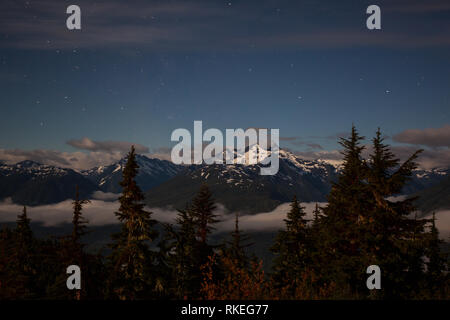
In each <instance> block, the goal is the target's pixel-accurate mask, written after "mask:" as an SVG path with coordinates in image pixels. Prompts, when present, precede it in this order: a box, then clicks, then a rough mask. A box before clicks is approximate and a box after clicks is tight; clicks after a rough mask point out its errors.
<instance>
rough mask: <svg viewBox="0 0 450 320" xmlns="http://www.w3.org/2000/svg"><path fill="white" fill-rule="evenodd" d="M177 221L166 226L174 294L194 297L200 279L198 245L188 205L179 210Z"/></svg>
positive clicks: (168, 260)
mask: <svg viewBox="0 0 450 320" xmlns="http://www.w3.org/2000/svg"><path fill="white" fill-rule="evenodd" d="M175 222H176V226H172V225H167V226H166V233H167V234H166V238H167V240H168V242H169V245H168V248H166V249H165V250H164V251H165V253H166V255H167V258H166V259H167V264H168V266H169V268H170V269H171V277H172V279H173V284H172V291H173V292H172V294H173V295H174V296H175V297H176V298H178V299H185V298H192V296H193V293H194V292H195V288H197V287H198V281H199V274H198V266H197V262H196V258H197V257H198V253H197V250H198V246H197V239H196V231H195V226H194V218H193V215H192V212H191V210H190V208H189V206H188V205H186V208H185V209H184V210H178V216H177V218H176V219H175Z"/></svg>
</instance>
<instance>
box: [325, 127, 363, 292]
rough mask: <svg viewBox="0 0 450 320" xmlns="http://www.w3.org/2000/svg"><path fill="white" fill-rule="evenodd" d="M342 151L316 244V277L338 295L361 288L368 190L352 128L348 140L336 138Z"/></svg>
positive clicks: (361, 138)
mask: <svg viewBox="0 0 450 320" xmlns="http://www.w3.org/2000/svg"><path fill="white" fill-rule="evenodd" d="M340 139H341V141H340V142H339V143H340V145H341V146H342V147H343V148H344V149H343V151H342V152H341V153H342V154H343V165H342V170H341V172H340V175H339V177H338V181H337V182H335V183H334V184H333V186H332V189H331V192H330V194H329V195H328V204H327V206H325V207H324V208H323V217H322V219H321V220H322V228H323V230H322V233H321V235H322V239H321V240H322V241H321V243H320V249H319V250H320V255H321V257H320V260H321V261H326V263H324V264H323V265H321V268H322V270H320V274H321V276H322V277H323V280H324V281H325V282H328V283H331V282H335V283H336V284H337V286H338V287H339V288H341V290H342V293H344V292H345V294H347V293H348V292H349V291H354V290H355V289H356V287H360V286H362V285H365V282H362V276H365V268H367V266H365V265H364V262H362V261H361V251H360V250H361V243H360V242H361V240H362V239H361V229H360V226H361V222H362V221H363V218H364V217H363V213H364V212H367V211H368V210H370V208H371V205H370V203H369V202H368V201H367V199H370V194H369V190H368V188H367V185H366V184H365V183H364V181H363V179H364V175H365V161H364V160H363V158H362V151H363V150H364V149H365V147H364V146H362V145H361V141H362V140H363V139H364V137H362V136H360V135H359V133H358V131H357V130H356V128H355V126H352V131H351V135H350V137H349V138H348V139H346V138H340Z"/></svg>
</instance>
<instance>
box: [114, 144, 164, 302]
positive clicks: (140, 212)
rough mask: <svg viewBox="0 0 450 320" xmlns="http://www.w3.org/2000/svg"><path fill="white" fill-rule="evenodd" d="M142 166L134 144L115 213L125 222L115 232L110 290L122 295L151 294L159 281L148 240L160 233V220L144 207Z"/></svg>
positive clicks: (122, 297) (134, 297) (138, 297)
mask: <svg viewBox="0 0 450 320" xmlns="http://www.w3.org/2000/svg"><path fill="white" fill-rule="evenodd" d="M138 169H139V166H138V164H137V162H136V154H135V148H134V146H132V147H131V151H130V152H129V153H128V156H127V163H126V165H125V167H124V169H123V177H122V181H121V183H120V185H121V186H122V188H123V191H122V195H121V196H120V198H119V202H120V208H119V210H118V211H117V212H116V213H115V214H116V216H117V218H118V219H119V221H120V222H121V223H122V230H121V232H120V233H118V234H115V235H114V236H113V240H114V243H113V244H112V250H113V251H112V254H111V256H110V261H111V264H112V277H111V281H110V292H111V293H112V294H113V295H114V296H116V297H118V298H119V299H130V300H134V299H140V298H144V297H148V295H149V294H150V292H151V291H152V290H153V289H154V287H153V286H154V285H155V283H154V281H152V265H153V262H154V256H153V254H152V252H151V250H150V249H149V245H148V242H151V241H153V240H154V239H155V238H156V236H157V232H156V231H155V230H154V229H153V226H154V224H155V223H156V222H155V220H153V219H151V215H152V213H151V212H149V211H146V210H145V209H144V203H143V201H144V195H143V193H142V191H141V189H140V188H139V186H138V185H137V183H136V180H135V178H136V175H137V173H138Z"/></svg>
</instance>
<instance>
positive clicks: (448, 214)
mask: <svg viewBox="0 0 450 320" xmlns="http://www.w3.org/2000/svg"><path fill="white" fill-rule="evenodd" d="M403 197H404V196H400V197H397V198H396V199H391V200H392V201H395V200H402V199H403ZM301 205H302V206H304V207H305V212H306V219H308V220H311V219H312V218H313V210H314V208H315V205H316V203H315V202H307V203H305V202H302V203H301ZM318 205H319V206H321V207H323V206H325V205H326V203H320V202H319V203H318ZM22 208H23V207H22V206H21V205H17V204H14V203H12V202H11V200H10V199H7V200H4V201H3V202H0V223H1V222H13V221H16V219H17V215H19V214H20V213H21V212H22ZM118 209H119V202H118V201H102V200H96V199H93V200H91V202H90V203H88V204H86V205H85V206H84V207H83V215H84V216H85V217H86V218H87V219H88V220H89V225H92V226H101V225H108V224H116V223H119V222H118V220H117V217H116V216H115V214H114V212H116V211H117V210H118ZM146 210H149V211H151V212H153V216H152V218H153V219H156V220H157V221H159V222H162V223H174V222H175V218H176V217H177V214H178V211H177V210H175V209H173V208H170V207H168V208H146ZM289 210H290V203H283V204H281V205H279V206H278V207H276V208H275V209H274V210H272V211H269V212H261V213H257V214H253V215H243V216H240V217H239V228H240V229H241V230H242V231H244V232H246V231H248V232H255V231H272V232H275V231H277V230H280V229H282V228H284V226H285V222H284V219H286V214H287V212H288V211H289ZM27 213H28V216H29V218H30V219H31V220H32V221H33V222H40V223H42V224H43V225H44V226H57V225H59V224H62V223H70V222H71V221H72V214H73V209H72V200H66V201H63V202H60V203H57V204H51V205H43V206H36V207H28V208H27ZM215 213H216V214H217V215H218V216H219V219H220V220H221V222H219V223H218V224H217V225H216V226H215V227H216V230H215V231H214V232H215V233H221V232H231V231H232V230H234V223H235V216H234V214H230V213H229V211H228V210H227V209H226V208H225V207H224V206H223V205H221V204H217V209H216V212H215ZM425 218H430V217H425ZM436 218H437V227H438V229H439V231H440V236H441V238H443V239H448V237H449V236H450V211H449V210H441V211H437V212H436Z"/></svg>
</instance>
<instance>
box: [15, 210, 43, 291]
mask: <svg viewBox="0 0 450 320" xmlns="http://www.w3.org/2000/svg"><path fill="white" fill-rule="evenodd" d="M30 222H31V220H30V219H29V218H28V216H27V208H26V207H25V206H24V207H23V211H22V214H20V215H18V216H17V221H16V230H15V232H14V238H13V239H14V247H13V250H12V257H11V258H12V259H11V263H10V268H11V269H10V271H11V273H10V277H11V278H12V280H13V281H12V283H11V284H13V283H14V284H13V285H14V286H15V289H16V290H17V293H16V294H17V297H18V298H25V299H29V298H32V297H33V295H34V294H35V292H36V288H35V284H36V283H35V281H34V280H35V278H36V275H37V270H36V269H37V268H36V259H35V258H36V257H35V251H34V250H35V243H34V237H33V232H32V231H31V227H30Z"/></svg>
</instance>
